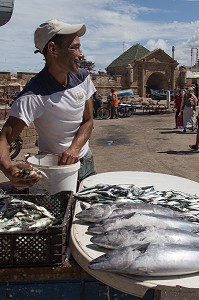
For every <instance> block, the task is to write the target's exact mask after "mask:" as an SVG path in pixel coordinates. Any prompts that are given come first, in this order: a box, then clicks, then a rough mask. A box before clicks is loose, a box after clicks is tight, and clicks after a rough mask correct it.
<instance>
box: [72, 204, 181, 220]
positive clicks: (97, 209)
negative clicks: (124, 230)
mask: <svg viewBox="0 0 199 300" xmlns="http://www.w3.org/2000/svg"><path fill="white" fill-rule="evenodd" d="M134 212H142V213H156V214H160V215H167V216H171V217H180V216H182V214H181V213H180V212H177V211H175V210H172V209H170V208H165V207H162V206H160V205H155V204H154V205H152V204H149V203H145V202H141V201H140V202H121V203H120V202H117V203H112V204H101V205H95V206H91V207H89V208H87V209H85V210H82V211H81V212H79V213H77V214H76V218H77V219H80V220H82V221H85V222H91V223H96V222H100V221H102V220H105V219H108V218H109V217H110V218H113V217H119V216H124V215H128V214H130V213H134Z"/></svg>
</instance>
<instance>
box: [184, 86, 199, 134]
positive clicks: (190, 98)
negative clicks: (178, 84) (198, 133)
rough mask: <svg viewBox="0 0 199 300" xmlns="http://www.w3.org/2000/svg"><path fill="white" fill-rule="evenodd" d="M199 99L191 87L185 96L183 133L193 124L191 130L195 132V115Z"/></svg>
mask: <svg viewBox="0 0 199 300" xmlns="http://www.w3.org/2000/svg"><path fill="white" fill-rule="evenodd" d="M196 105H197V98H196V96H195V94H194V90H193V88H192V87H189V88H188V89H187V91H186V92H185V93H184V95H183V99H182V105H181V112H182V113H183V132H186V130H187V127H188V125H189V124H191V130H192V131H194V129H195V128H194V127H195V126H194V121H195V120H194V115H195V111H196Z"/></svg>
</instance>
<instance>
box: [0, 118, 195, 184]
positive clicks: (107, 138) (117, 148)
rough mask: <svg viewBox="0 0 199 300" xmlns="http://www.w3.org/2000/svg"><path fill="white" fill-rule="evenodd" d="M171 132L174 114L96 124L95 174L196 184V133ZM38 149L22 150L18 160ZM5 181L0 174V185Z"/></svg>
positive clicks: (94, 141) (92, 142)
mask: <svg viewBox="0 0 199 300" xmlns="http://www.w3.org/2000/svg"><path fill="white" fill-rule="evenodd" d="M173 128H174V113H169V114H158V115H147V114H146V115H143V114H141V113H138V114H135V115H133V116H131V117H130V118H121V119H113V120H95V121H94V129H93V133H92V137H91V140H90V146H91V149H92V151H93V154H94V157H95V162H96V167H97V171H98V173H103V172H111V171H147V172H156V173H164V174H170V175H175V176H181V177H185V178H188V179H191V180H194V181H197V182H199V172H198V158H199V152H194V151H190V150H189V148H188V145H189V144H192V143H194V142H195V138H196V132H194V133H193V132H191V131H187V133H182V130H181V129H173ZM27 152H30V153H36V152H37V148H33V149H23V150H22V151H21V153H20V155H19V156H18V157H17V159H19V160H20V159H23V155H24V154H26V153H27ZM6 181H7V178H6V177H5V176H4V175H3V174H2V173H0V182H6Z"/></svg>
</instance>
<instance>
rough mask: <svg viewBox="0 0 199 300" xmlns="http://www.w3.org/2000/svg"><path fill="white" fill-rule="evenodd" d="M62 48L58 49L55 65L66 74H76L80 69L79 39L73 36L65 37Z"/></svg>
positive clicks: (81, 56)
mask: <svg viewBox="0 0 199 300" xmlns="http://www.w3.org/2000/svg"><path fill="white" fill-rule="evenodd" d="M65 37H66V38H65V39H64V40H63V43H62V46H61V47H59V48H58V55H57V63H58V64H59V66H60V67H61V68H62V69H64V70H65V71H67V72H71V73H76V72H77V70H78V69H79V67H80V60H81V59H82V58H83V53H82V51H81V49H80V46H81V45H80V38H79V37H78V36H75V35H70V36H65Z"/></svg>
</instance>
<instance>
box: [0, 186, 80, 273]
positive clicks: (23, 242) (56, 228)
mask: <svg viewBox="0 0 199 300" xmlns="http://www.w3.org/2000/svg"><path fill="white" fill-rule="evenodd" d="M10 196H12V197H14V198H17V199H21V200H26V201H30V202H33V203H35V204H37V205H40V206H43V207H45V208H46V209H47V210H48V211H49V212H50V213H51V214H52V215H53V216H54V217H55V218H57V217H58V216H60V215H62V216H63V221H61V224H57V225H52V226H50V227H49V228H47V229H45V230H42V231H39V232H35V231H20V232H6V233H5V232H3V233H0V268H5V267H34V266H35V267H38V266H40V267H41V266H55V265H60V264H62V263H63V262H64V261H65V259H66V249H67V247H68V242H69V232H70V228H71V224H72V218H73V213H74V207H75V200H74V198H73V193H72V192H66V191H63V192H60V193H57V194H55V195H51V196H50V195H44V194H41V195H40V194H36V195H32V194H14V195H10Z"/></svg>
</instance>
